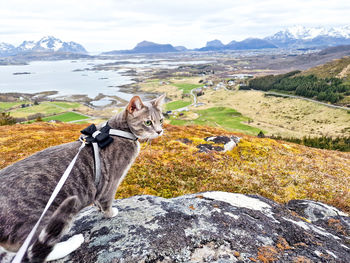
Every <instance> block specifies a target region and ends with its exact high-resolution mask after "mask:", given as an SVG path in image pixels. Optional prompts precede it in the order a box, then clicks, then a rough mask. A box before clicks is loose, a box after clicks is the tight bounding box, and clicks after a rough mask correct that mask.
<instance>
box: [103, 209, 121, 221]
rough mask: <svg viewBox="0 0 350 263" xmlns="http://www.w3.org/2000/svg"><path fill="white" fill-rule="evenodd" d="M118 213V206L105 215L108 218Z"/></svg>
mask: <svg viewBox="0 0 350 263" xmlns="http://www.w3.org/2000/svg"><path fill="white" fill-rule="evenodd" d="M118 213H119V211H118V208H116V207H112V208H111V209H110V210H109V211H107V212H106V213H105V217H107V218H112V217H115V216H117V215H118Z"/></svg>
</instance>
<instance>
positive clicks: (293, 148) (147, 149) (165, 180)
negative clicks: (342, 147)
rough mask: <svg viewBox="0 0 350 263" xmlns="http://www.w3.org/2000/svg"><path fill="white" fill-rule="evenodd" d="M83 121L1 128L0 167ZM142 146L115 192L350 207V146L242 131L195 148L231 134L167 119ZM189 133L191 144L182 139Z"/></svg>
mask: <svg viewBox="0 0 350 263" xmlns="http://www.w3.org/2000/svg"><path fill="white" fill-rule="evenodd" d="M85 126H86V125H77V124H63V123H62V124H49V123H33V124H29V125H14V126H11V127H10V126H1V127H0V133H1V135H2V136H1V137H0V155H1V156H2V158H1V159H0V168H4V167H5V166H7V165H10V164H11V163H14V162H16V161H18V160H20V159H22V158H25V157H27V156H28V155H30V154H32V153H34V152H37V151H39V150H42V149H45V148H47V147H49V146H53V145H57V144H61V143H66V142H70V141H74V140H76V139H77V138H78V136H79V133H80V132H79V131H80V130H81V129H83V128H84V127H85ZM165 129H166V133H165V135H163V136H162V137H161V138H159V139H157V140H153V142H152V144H151V145H146V144H142V150H141V153H140V155H139V157H138V158H137V160H136V162H135V164H134V165H133V166H132V168H131V169H130V171H129V173H128V176H126V178H125V180H124V182H123V183H122V184H121V186H120V187H119V190H118V191H117V195H116V197H117V198H126V197H130V196H133V195H137V194H151V195H157V196H162V197H175V196H179V195H183V194H188V193H195V192H201V191H214V190H218V191H228V192H237V193H244V194H260V195H262V196H265V197H267V198H271V199H273V200H275V201H278V202H287V201H289V200H291V199H305V198H307V199H312V200H318V201H322V202H325V203H327V204H330V205H333V206H336V207H338V208H340V209H342V210H344V211H345V212H350V192H349V184H350V153H343V152H338V151H328V150H320V149H315V148H308V147H305V146H302V145H298V144H293V143H290V142H283V141H277V140H272V139H269V138H256V137H251V136H247V135H238V136H240V137H242V139H241V142H240V143H239V144H238V146H237V147H236V148H234V149H233V150H232V151H230V152H226V153H222V152H221V153H219V152H212V153H209V154H207V153H198V149H197V148H196V146H197V145H198V144H200V143H205V141H204V140H203V138H205V137H208V136H213V135H230V134H233V133H231V132H228V131H226V130H223V129H218V128H212V127H203V126H186V127H180V126H171V125H166V126H165ZM183 138H187V139H189V140H191V142H190V144H184V143H182V142H180V141H179V139H183Z"/></svg>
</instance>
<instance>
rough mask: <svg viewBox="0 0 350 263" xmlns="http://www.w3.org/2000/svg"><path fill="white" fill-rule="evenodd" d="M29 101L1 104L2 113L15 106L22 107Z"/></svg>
mask: <svg viewBox="0 0 350 263" xmlns="http://www.w3.org/2000/svg"><path fill="white" fill-rule="evenodd" d="M27 103H29V102H28V101H14V102H0V111H5V110H8V109H10V108H12V107H15V106H20V105H21V104H27Z"/></svg>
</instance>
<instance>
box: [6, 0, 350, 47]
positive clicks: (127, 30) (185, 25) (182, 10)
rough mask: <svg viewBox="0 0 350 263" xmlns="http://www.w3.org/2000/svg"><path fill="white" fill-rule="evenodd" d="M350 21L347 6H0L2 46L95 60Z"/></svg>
mask: <svg viewBox="0 0 350 263" xmlns="http://www.w3.org/2000/svg"><path fill="white" fill-rule="evenodd" d="M349 14H350V1H349V0H344V1H343V0H290V1H283V0H238V1H236V0H209V1H207V0H59V1H56V0H54V1H53V0H0V42H6V43H10V44H13V45H19V44H20V43H21V42H22V41H23V40H39V39H40V38H41V37H43V36H46V35H52V36H55V37H57V38H60V39H61V40H63V41H75V42H78V43H80V44H82V45H83V46H84V47H85V48H86V49H87V50H88V51H92V52H96V51H108V50H116V49H131V48H133V47H134V46H135V45H136V44H137V43H138V42H140V41H142V40H148V41H153V42H157V43H164V44H165V43H171V44H173V45H175V46H179V45H182V46H186V47H187V48H195V47H202V46H204V45H205V43H206V42H207V41H209V40H213V39H219V40H221V41H222V42H223V43H224V44H226V43H228V42H230V41H232V40H243V39H245V38H247V37H265V36H268V35H271V34H274V33H276V32H277V31H279V30H282V29H285V28H287V27H290V26H293V25H305V26H325V27H331V26H343V25H350V15H349Z"/></svg>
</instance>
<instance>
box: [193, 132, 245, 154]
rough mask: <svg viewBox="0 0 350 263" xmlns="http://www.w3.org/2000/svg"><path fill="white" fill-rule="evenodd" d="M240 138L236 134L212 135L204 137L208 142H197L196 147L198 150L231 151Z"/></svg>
mask: <svg viewBox="0 0 350 263" xmlns="http://www.w3.org/2000/svg"><path fill="white" fill-rule="evenodd" d="M240 139H241V138H239V137H237V136H230V137H228V136H213V137H206V138H204V140H205V141H207V142H209V143H203V144H199V145H197V146H196V147H197V148H198V149H199V152H206V153H208V152H210V151H217V152H227V151H231V150H232V149H233V148H234V147H236V146H237V144H238V143H239V141H240Z"/></svg>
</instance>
